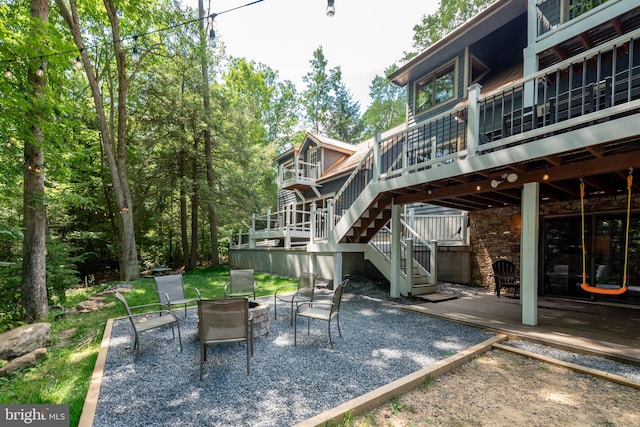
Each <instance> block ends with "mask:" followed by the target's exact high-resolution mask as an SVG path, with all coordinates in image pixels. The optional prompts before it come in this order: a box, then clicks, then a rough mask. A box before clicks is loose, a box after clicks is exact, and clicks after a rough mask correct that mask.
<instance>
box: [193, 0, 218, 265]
mask: <svg viewBox="0 0 640 427" xmlns="http://www.w3.org/2000/svg"><path fill="white" fill-rule="evenodd" d="M198 6H199V13H200V45H201V47H202V56H201V61H202V63H201V68H202V100H203V103H204V115H205V123H206V124H207V127H206V129H205V131H204V158H205V164H206V170H207V186H208V188H209V200H208V201H207V203H206V206H207V217H208V218H209V235H210V238H211V260H210V261H211V265H213V266H214V267H215V266H217V265H218V264H220V254H219V252H218V224H217V218H216V210H215V202H214V201H215V179H214V174H213V160H212V157H213V144H212V140H211V114H210V112H211V100H210V96H209V64H208V58H209V57H208V55H206V45H207V36H206V31H205V19H203V18H204V6H203V0H198Z"/></svg>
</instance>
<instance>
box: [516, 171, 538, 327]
mask: <svg viewBox="0 0 640 427" xmlns="http://www.w3.org/2000/svg"><path fill="white" fill-rule="evenodd" d="M539 194H540V184H539V183H537V182H529V183H527V184H525V185H524V188H523V190H522V208H521V210H522V213H521V217H522V231H521V235H520V300H521V302H522V323H523V324H524V325H531V326H535V325H537V324H538V267H537V266H538V232H539V216H540V214H539V212H540V209H539V207H540V198H539Z"/></svg>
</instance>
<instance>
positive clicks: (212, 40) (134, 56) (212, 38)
mask: <svg viewBox="0 0 640 427" xmlns="http://www.w3.org/2000/svg"><path fill="white" fill-rule="evenodd" d="M263 1H264V0H255V1H252V2H249V3H247V4H244V5H241V6H237V7H234V8H231V9H227V10H224V11H222V12H219V13H212V14H211V15H208V16H204V17H202V18H196V19H191V20H188V21H184V22H181V23H178V24H175V25H170V26H168V27H164V28H159V29H157V30H154V31H149V32H147V33H142V34H137V35H134V36H131V37H122V38H120V39H119V40H112V41H111V42H103V43H96V44H93V45H91V47H97V46H102V45H107V44H111V43H115V42H123V41H126V40H131V39H133V40H134V47H133V51H132V59H133V60H134V61H138V60H139V50H138V47H137V46H136V42H137V40H138V37H144V36H148V35H151V34H156V33H161V32H165V31H169V30H173V29H175V28H179V27H183V26H186V25H189V24H192V23H194V22H198V21H201V20H203V19H211V23H212V24H213V19H214V18H215V17H216V16H218V15H222V14H223V13H228V12H232V11H234V10H237V9H241V8H244V7H247V6H251V5H254V4H256V3H261V2H263ZM329 1H330V3H333V0H329ZM209 41H210V43H211V46H212V47H215V44H216V42H215V31H214V30H213V28H211V30H210V31H209ZM75 52H77V50H68V51H59V52H53V53H50V54H48V55H43V56H39V57H20V58H15V59H10V60H0V64H2V63H11V62H12V61H15V60H17V59H21V60H22V61H24V62H27V61H33V60H35V59H38V58H39V59H40V62H41V65H40V67H39V68H38V70H37V71H36V74H37V75H38V76H39V77H42V76H43V75H44V71H45V70H44V62H43V58H49V57H55V56H61V55H69V54H72V53H75ZM80 52H82V49H81V50H80ZM74 67H75V68H76V69H77V70H79V69H81V68H82V67H83V64H82V60H81V58H80V56H76V60H75V62H74ZM4 75H5V77H6V78H11V77H13V72H12V71H11V67H10V66H9V65H7V68H6V71H5V73H4Z"/></svg>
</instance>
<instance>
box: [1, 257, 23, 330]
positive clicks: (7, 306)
mask: <svg viewBox="0 0 640 427" xmlns="http://www.w3.org/2000/svg"><path fill="white" fill-rule="evenodd" d="M21 271H22V266H21V265H20V264H18V263H15V262H12V263H7V262H5V263H2V264H1V265H0V333H2V332H4V331H6V330H7V329H11V328H14V327H16V326H20V325H21V324H22V310H21V309H20V272H21Z"/></svg>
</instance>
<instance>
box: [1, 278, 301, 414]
mask: <svg viewBox="0 0 640 427" xmlns="http://www.w3.org/2000/svg"><path fill="white" fill-rule="evenodd" d="M183 276H184V282H185V286H190V287H195V288H198V290H199V291H200V293H201V294H202V298H222V296H223V288H224V285H225V284H226V283H227V282H228V278H229V270H228V269H226V268H224V267H222V266H220V267H216V268H205V269H198V270H194V271H190V272H188V273H185V274H184V275H183ZM255 278H256V281H257V295H258V296H266V295H272V294H273V293H274V292H275V290H276V289H277V288H278V287H281V286H285V285H295V284H296V283H297V279H292V278H287V277H277V276H270V275H268V274H264V273H256V275H255ZM129 283H130V284H131V286H132V289H131V291H130V292H128V293H127V294H126V298H127V302H128V303H129V305H142V304H150V303H154V302H157V301H158V297H157V294H156V291H155V283H154V281H153V279H138V280H135V281H132V282H129ZM111 285H113V283H111V284H107V285H103V286H101V287H93V288H82V289H76V290H73V291H70V292H68V301H67V303H66V306H67V308H72V307H75V305H76V304H77V303H79V302H81V301H84V300H86V299H87V297H89V296H92V295H95V294H96V293H99V292H100V291H104V290H105V289H107V288H108V287H109V286H111ZM292 290H293V288H292ZM112 301H113V302H116V303H117V301H116V299H115V297H113V296H112V295H108V296H106V299H105V302H107V303H108V302H112ZM149 309H150V310H153V309H154V307H150V308H149ZM57 314H60V312H56V311H53V312H51V313H50V314H49V316H48V318H47V319H46V320H45V321H46V322H49V323H51V332H50V340H49V346H48V348H47V357H46V359H45V360H43V361H42V362H40V363H39V364H38V365H37V366H35V367H32V368H28V369H22V370H20V371H17V372H15V373H14V374H13V375H11V376H9V377H3V378H0V403H1V404H19V403H21V404H66V405H69V416H70V417H69V418H70V420H69V425H70V426H77V425H78V422H79V420H80V414H81V413H82V406H83V405H84V399H85V397H86V395H87V390H88V389H89V382H90V380H91V375H92V373H93V368H94V365H95V362H96V359H97V357H98V352H99V350H100V343H101V341H102V335H103V333H104V328H105V325H106V322H107V320H108V319H110V318H114V317H121V316H123V315H124V314H125V313H124V309H123V308H122V306H121V304H120V303H117V304H115V305H113V306H111V307H108V306H107V307H105V308H103V309H101V310H99V311H96V312H91V313H78V314H76V315H73V316H64V317H62V318H60V319H59V320H55V316H56V315H57Z"/></svg>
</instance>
